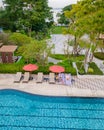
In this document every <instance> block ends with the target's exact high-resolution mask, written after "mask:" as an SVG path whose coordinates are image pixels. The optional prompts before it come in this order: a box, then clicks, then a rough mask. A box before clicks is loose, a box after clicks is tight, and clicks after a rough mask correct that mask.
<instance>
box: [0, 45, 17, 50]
mask: <svg viewBox="0 0 104 130" xmlns="http://www.w3.org/2000/svg"><path fill="white" fill-rule="evenodd" d="M16 49H17V46H14V45H4V46H2V47H1V48H0V52H14V51H15V50H16Z"/></svg>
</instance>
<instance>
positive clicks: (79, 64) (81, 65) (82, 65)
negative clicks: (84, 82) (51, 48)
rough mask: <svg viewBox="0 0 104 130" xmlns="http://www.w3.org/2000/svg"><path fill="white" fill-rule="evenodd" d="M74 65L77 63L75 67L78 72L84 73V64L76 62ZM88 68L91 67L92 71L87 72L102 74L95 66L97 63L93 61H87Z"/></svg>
mask: <svg viewBox="0 0 104 130" xmlns="http://www.w3.org/2000/svg"><path fill="white" fill-rule="evenodd" d="M76 65H77V68H78V72H79V73H80V74H86V73H85V70H84V64H83V63H82V62H77V63H76ZM89 68H92V69H93V72H92V73H90V72H87V74H92V75H103V72H102V71H101V70H100V69H99V68H98V67H97V65H96V64H95V63H94V62H92V63H89Z"/></svg>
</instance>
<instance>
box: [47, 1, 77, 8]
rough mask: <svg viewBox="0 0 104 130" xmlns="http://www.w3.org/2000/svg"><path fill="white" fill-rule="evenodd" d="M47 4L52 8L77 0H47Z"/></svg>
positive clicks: (61, 6) (73, 2)
mask: <svg viewBox="0 0 104 130" xmlns="http://www.w3.org/2000/svg"><path fill="white" fill-rule="evenodd" d="M48 1H49V6H50V7H53V8H63V7H65V6H67V5H70V4H75V3H77V0H48Z"/></svg>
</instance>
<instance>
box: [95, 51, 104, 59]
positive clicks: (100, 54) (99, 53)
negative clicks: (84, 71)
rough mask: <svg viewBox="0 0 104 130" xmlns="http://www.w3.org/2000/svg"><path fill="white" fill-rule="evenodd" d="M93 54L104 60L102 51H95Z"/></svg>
mask: <svg viewBox="0 0 104 130" xmlns="http://www.w3.org/2000/svg"><path fill="white" fill-rule="evenodd" d="M94 56H95V57H96V58H98V59H100V60H104V53H103V52H96V53H94Z"/></svg>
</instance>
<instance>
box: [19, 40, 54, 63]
mask: <svg viewBox="0 0 104 130" xmlns="http://www.w3.org/2000/svg"><path fill="white" fill-rule="evenodd" d="M52 48H53V46H49V45H47V42H46V41H43V40H42V41H37V40H32V41H31V43H30V44H26V45H23V46H21V47H20V48H19V50H18V53H20V54H22V56H23V57H24V58H25V60H26V61H27V62H29V61H31V59H33V60H34V59H35V60H36V61H37V63H38V64H40V65H46V64H47V63H48V56H49V55H50V54H51V49H52Z"/></svg>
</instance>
